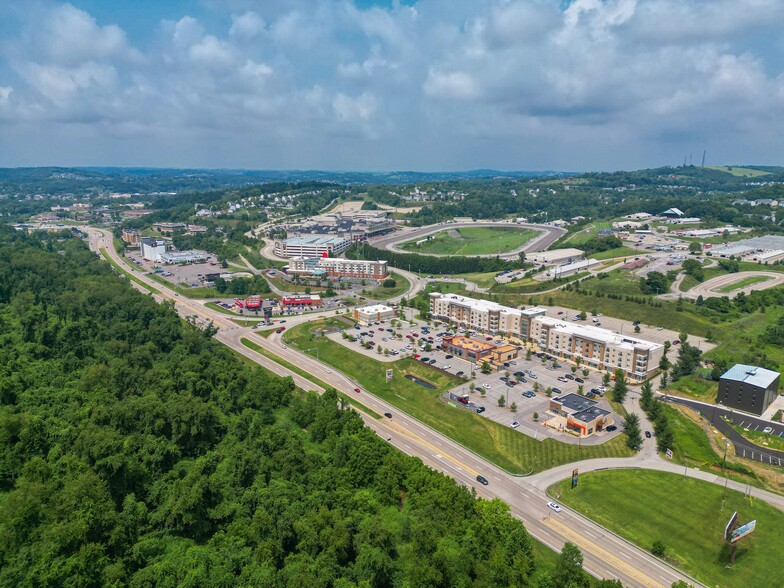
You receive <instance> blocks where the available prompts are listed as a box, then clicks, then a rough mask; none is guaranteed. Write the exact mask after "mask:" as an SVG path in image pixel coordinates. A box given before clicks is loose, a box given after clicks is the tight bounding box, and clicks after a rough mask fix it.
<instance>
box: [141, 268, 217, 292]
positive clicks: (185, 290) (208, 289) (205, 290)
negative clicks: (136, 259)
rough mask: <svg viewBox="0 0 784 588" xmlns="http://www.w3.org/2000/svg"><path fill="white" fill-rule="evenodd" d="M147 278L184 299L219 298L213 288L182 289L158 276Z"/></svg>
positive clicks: (151, 275) (151, 274)
mask: <svg viewBox="0 0 784 588" xmlns="http://www.w3.org/2000/svg"><path fill="white" fill-rule="evenodd" d="M147 277H148V278H150V279H152V280H154V281H156V282H158V283H159V284H161V285H162V286H166V287H168V288H171V289H172V290H174V291H175V292H177V293H178V294H180V295H181V296H185V297H186V298H217V297H218V296H220V293H219V292H218V291H217V290H216V289H215V288H202V287H198V288H190V287H187V288H186V287H183V286H180V285H179V284H175V283H173V282H170V281H168V280H167V279H166V278H162V277H161V276H159V275H158V274H153V273H148V274H147Z"/></svg>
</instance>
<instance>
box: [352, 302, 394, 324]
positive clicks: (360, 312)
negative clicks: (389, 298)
mask: <svg viewBox="0 0 784 588" xmlns="http://www.w3.org/2000/svg"><path fill="white" fill-rule="evenodd" d="M394 316H395V309H394V308H392V307H391V306H386V305H384V304H374V305H372V306H365V307H363V308H356V309H354V318H355V319H357V320H358V321H359V322H360V324H363V325H369V324H370V323H376V322H378V321H383V320H386V319H388V318H392V317H394Z"/></svg>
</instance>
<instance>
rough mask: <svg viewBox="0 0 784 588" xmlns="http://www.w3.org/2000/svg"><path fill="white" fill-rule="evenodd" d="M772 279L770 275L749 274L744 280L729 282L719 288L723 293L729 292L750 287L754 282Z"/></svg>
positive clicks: (758, 282)
mask: <svg viewBox="0 0 784 588" xmlns="http://www.w3.org/2000/svg"><path fill="white" fill-rule="evenodd" d="M772 279H773V278H771V277H770V276H749V277H747V278H743V279H742V280H738V281H737V282H732V283H731V284H727V285H726V286H724V287H723V288H719V289H718V292H721V293H722V294H729V293H730V292H735V291H736V290H742V289H743V288H748V287H749V286H753V285H754V284H761V283H762V282H767V281H768V280H772Z"/></svg>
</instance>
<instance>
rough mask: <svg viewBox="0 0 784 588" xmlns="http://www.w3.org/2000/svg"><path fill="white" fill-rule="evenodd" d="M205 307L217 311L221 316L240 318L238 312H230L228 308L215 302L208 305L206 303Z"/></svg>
mask: <svg viewBox="0 0 784 588" xmlns="http://www.w3.org/2000/svg"><path fill="white" fill-rule="evenodd" d="M204 306H205V307H206V308H209V309H211V310H215V311H217V312H219V313H221V314H228V315H230V316H240V315H238V314H237V313H236V312H232V311H230V310H228V309H226V308H223V307H222V306H220V305H219V304H217V303H215V302H207V303H205V305H204Z"/></svg>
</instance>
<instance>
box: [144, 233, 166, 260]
mask: <svg viewBox="0 0 784 588" xmlns="http://www.w3.org/2000/svg"><path fill="white" fill-rule="evenodd" d="M141 247H142V259H149V260H150V261H155V262H160V261H161V256H162V255H164V254H165V253H166V243H165V242H164V241H160V240H158V239H149V238H147V237H143V238H142V240H141Z"/></svg>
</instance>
